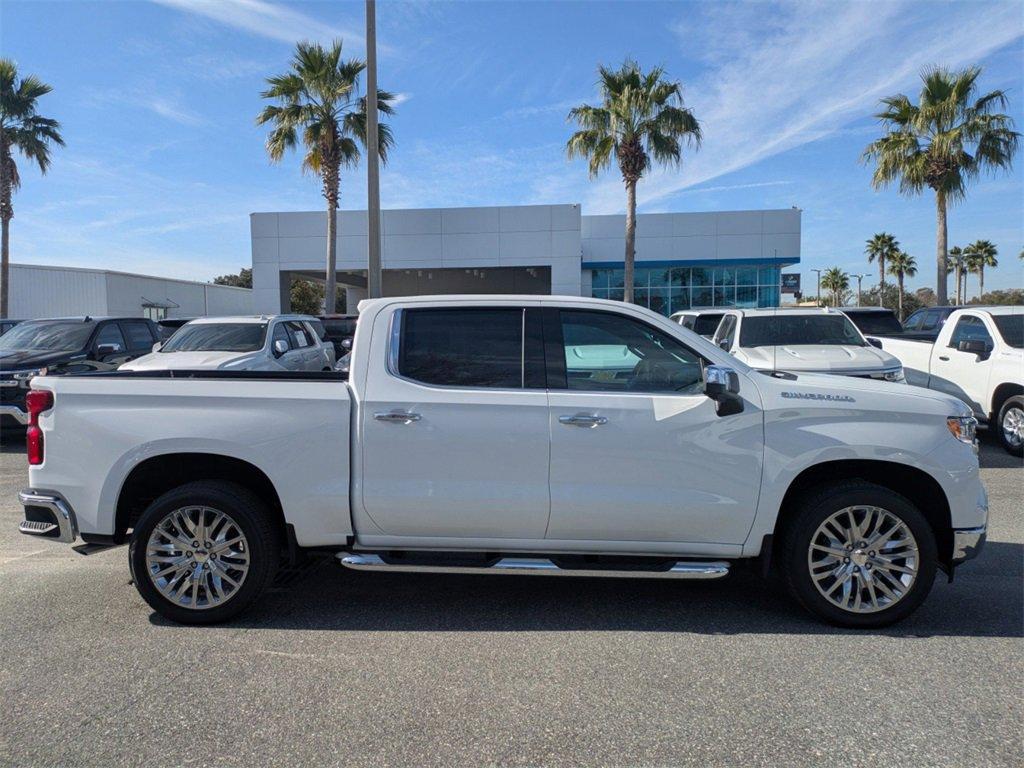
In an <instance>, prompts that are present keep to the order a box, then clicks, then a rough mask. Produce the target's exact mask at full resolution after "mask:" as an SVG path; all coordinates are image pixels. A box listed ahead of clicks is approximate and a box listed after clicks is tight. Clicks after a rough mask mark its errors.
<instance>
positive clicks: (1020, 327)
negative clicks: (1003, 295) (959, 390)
mask: <svg viewBox="0 0 1024 768" xmlns="http://www.w3.org/2000/svg"><path fill="white" fill-rule="evenodd" d="M992 319H993V320H994V321H995V324H996V328H997V329H998V330H999V335H1000V336H1002V337H1003V341H1005V342H1006V343H1007V344H1009V345H1010V346H1011V347H1016V348H1017V349H1022V348H1024V315H993V316H992ZM4 338H5V339H6V338H7V337H6V336H4Z"/></svg>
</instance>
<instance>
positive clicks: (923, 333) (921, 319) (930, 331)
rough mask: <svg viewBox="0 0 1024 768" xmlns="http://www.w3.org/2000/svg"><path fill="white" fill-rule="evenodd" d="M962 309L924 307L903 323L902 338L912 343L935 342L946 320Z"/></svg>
mask: <svg viewBox="0 0 1024 768" xmlns="http://www.w3.org/2000/svg"><path fill="white" fill-rule="evenodd" d="M958 309H963V307H925V308H924V309H919V310H917V312H915V313H914V314H912V315H911V316H910V317H908V318H907V319H906V320H904V321H903V333H902V338H904V339H911V340H913V341H935V340H936V339H937V338H939V331H941V330H942V326H943V325H945V324H946V319H947V318H948V317H949V316H950V315H951V314H953V313H954V312H956V311H957V310H958Z"/></svg>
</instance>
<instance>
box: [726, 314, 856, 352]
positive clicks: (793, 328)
mask: <svg viewBox="0 0 1024 768" xmlns="http://www.w3.org/2000/svg"><path fill="white" fill-rule="evenodd" d="M798 344H847V345H850V346H854V347H864V346H867V342H866V341H864V338H863V337H862V336H861V335H860V333H859V332H858V331H857V329H856V328H855V327H854V325H853V323H851V322H850V318H848V317H847V316H846V315H784V314H778V315H762V316H760V317H745V318H743V325H742V327H741V328H740V346H741V347H772V346H794V345H798Z"/></svg>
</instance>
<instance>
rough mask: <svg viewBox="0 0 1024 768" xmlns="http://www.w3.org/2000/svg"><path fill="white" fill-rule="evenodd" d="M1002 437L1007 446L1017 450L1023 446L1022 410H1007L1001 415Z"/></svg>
mask: <svg viewBox="0 0 1024 768" xmlns="http://www.w3.org/2000/svg"><path fill="white" fill-rule="evenodd" d="M1000 426H1002V428H1003V437H1004V438H1005V440H1006V443H1007V445H1011V446H1013V447H1014V448H1019V447H1020V446H1021V445H1024V410H1021V409H1020V408H1017V407H1012V408H1007V409H1006V413H1004V414H1003V423H1002V424H1001V425H1000Z"/></svg>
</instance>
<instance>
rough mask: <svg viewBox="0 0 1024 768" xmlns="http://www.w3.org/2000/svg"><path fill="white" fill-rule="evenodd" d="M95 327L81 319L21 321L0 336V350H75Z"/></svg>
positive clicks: (81, 345) (78, 348)
mask: <svg viewBox="0 0 1024 768" xmlns="http://www.w3.org/2000/svg"><path fill="white" fill-rule="evenodd" d="M95 327H96V324H95V323H92V322H88V323H87V322H84V321H82V320H68V321H65V322H53V321H47V322H28V323H21V324H20V325H16V326H14V327H13V328H11V330H9V331H8V332H7V333H5V334H4V335H3V336H0V352H10V351H11V350H15V349H17V350H28V351H32V352H77V351H78V350H80V349H81V348H82V347H84V346H85V343H86V342H87V341H88V340H89V336H91V335H92V330H93V328H95Z"/></svg>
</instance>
